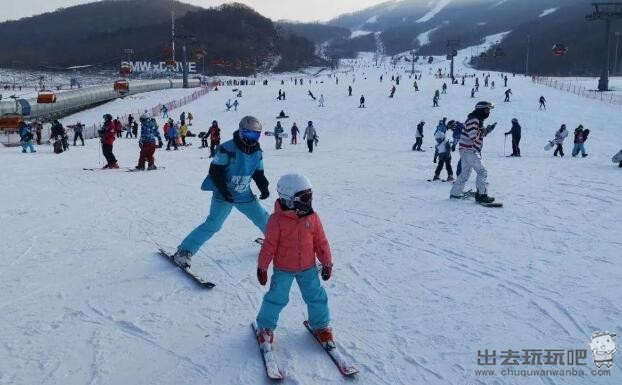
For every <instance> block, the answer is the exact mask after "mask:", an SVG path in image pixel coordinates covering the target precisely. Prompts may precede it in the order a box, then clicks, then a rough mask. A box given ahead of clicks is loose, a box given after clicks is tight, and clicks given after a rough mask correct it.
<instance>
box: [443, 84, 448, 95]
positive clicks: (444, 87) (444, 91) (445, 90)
mask: <svg viewBox="0 0 622 385" xmlns="http://www.w3.org/2000/svg"><path fill="white" fill-rule="evenodd" d="M442 89H443V93H444V94H446V93H447V83H443V87H442Z"/></svg>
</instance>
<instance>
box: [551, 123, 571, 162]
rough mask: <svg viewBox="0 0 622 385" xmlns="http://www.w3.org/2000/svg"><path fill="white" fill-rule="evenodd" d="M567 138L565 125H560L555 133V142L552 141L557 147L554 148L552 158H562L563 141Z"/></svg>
mask: <svg viewBox="0 0 622 385" xmlns="http://www.w3.org/2000/svg"><path fill="white" fill-rule="evenodd" d="M567 136H568V130H566V125H565V124H562V126H561V127H560V128H559V130H557V131H555V140H554V141H553V142H554V143H555V144H556V145H557V147H555V152H554V153H553V156H557V154H559V155H560V156H561V157H562V158H563V157H564V139H566V137H567Z"/></svg>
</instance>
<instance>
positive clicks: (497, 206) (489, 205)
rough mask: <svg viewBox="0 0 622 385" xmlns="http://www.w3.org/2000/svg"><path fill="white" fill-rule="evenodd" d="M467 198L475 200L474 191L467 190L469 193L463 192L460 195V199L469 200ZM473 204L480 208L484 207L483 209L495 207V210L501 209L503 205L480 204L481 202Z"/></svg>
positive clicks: (496, 203) (494, 203) (495, 203)
mask: <svg viewBox="0 0 622 385" xmlns="http://www.w3.org/2000/svg"><path fill="white" fill-rule="evenodd" d="M469 198H475V191H472V190H469V191H465V192H464V193H462V198H461V199H469ZM475 203H477V204H478V205H480V206H484V207H496V208H500V207H503V203H501V202H492V203H481V202H478V201H475Z"/></svg>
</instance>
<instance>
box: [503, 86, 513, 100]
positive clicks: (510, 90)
mask: <svg viewBox="0 0 622 385" xmlns="http://www.w3.org/2000/svg"><path fill="white" fill-rule="evenodd" d="M510 95H512V89H511V88H508V89H507V90H506V91H505V99H504V100H503V101H504V102H506V103H508V102H509V101H510Z"/></svg>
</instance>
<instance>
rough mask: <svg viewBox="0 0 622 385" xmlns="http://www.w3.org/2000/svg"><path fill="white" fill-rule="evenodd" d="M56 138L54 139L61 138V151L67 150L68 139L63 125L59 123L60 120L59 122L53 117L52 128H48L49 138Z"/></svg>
mask: <svg viewBox="0 0 622 385" xmlns="http://www.w3.org/2000/svg"><path fill="white" fill-rule="evenodd" d="M52 138H54V139H56V140H59V139H60V140H61V143H62V144H63V151H67V150H69V141H68V138H67V131H66V130H65V127H63V125H62V124H61V122H59V121H58V120H57V119H54V120H53V121H52V128H51V130H50V139H52Z"/></svg>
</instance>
